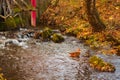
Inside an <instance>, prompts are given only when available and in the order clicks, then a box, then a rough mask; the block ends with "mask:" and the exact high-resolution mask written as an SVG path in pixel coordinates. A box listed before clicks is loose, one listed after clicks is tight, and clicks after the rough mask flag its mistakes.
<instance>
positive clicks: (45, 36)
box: [41, 27, 53, 41]
mask: <svg viewBox="0 0 120 80" xmlns="http://www.w3.org/2000/svg"><path fill="white" fill-rule="evenodd" d="M52 34H53V31H52V30H51V29H50V28H48V27H46V28H45V29H44V30H43V31H42V32H41V37H42V40H43V41H44V40H50V38H51V35H52Z"/></svg>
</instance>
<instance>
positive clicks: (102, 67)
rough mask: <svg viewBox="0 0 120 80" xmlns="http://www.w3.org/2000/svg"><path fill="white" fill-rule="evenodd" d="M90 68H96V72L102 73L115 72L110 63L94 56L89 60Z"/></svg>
mask: <svg viewBox="0 0 120 80" xmlns="http://www.w3.org/2000/svg"><path fill="white" fill-rule="evenodd" d="M89 63H90V66H91V67H92V68H94V69H95V70H98V71H101V72H114V71H115V67H114V66H113V65H112V64H110V63H108V62H105V61H103V60H102V59H101V58H99V57H97V56H92V57H90V59H89Z"/></svg>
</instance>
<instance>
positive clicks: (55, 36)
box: [51, 34, 64, 43]
mask: <svg viewBox="0 0 120 80" xmlns="http://www.w3.org/2000/svg"><path fill="white" fill-rule="evenodd" d="M51 39H52V41H53V42H55V43H61V42H63V41H64V38H63V37H62V36H61V35H59V34H53V35H52V38H51Z"/></svg>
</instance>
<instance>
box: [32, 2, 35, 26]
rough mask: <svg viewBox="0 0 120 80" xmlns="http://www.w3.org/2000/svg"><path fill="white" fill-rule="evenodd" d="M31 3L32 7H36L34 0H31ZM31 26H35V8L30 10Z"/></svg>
mask: <svg viewBox="0 0 120 80" xmlns="http://www.w3.org/2000/svg"><path fill="white" fill-rule="evenodd" d="M31 4H32V6H33V8H36V0H31ZM31 26H33V27H35V26H36V11H35V10H33V11H31Z"/></svg>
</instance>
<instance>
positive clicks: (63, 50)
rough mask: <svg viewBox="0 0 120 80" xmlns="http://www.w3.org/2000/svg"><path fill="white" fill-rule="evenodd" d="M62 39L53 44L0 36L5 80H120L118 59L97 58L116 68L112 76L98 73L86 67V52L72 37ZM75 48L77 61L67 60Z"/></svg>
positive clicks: (1, 65)
mask: <svg viewBox="0 0 120 80" xmlns="http://www.w3.org/2000/svg"><path fill="white" fill-rule="evenodd" d="M17 34H20V32H18V33H17ZM64 38H65V41H64V42H62V43H54V42H52V41H48V42H43V41H41V40H38V39H32V38H27V37H25V38H20V37H18V38H15V39H9V38H5V37H4V36H1V40H0V67H1V68H2V69H3V70H2V71H1V72H3V74H4V75H5V77H6V78H7V79H8V80H120V64H119V63H120V57H119V56H115V55H114V56H113V55H101V54H98V56H100V57H101V58H103V59H104V60H106V61H108V62H111V63H112V64H114V65H115V67H116V71H115V72H114V73H108V72H98V71H95V70H93V69H91V68H90V67H89V64H88V57H85V56H84V55H85V54H86V51H87V50H88V49H89V48H88V47H86V46H84V45H83V43H81V42H80V41H79V40H78V39H76V38H74V37H67V36H64ZM11 43H12V44H11ZM78 48H80V49H81V54H80V57H79V58H71V57H69V53H70V52H73V51H76V49H78ZM93 53H94V52H93V51H91V54H93Z"/></svg>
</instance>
